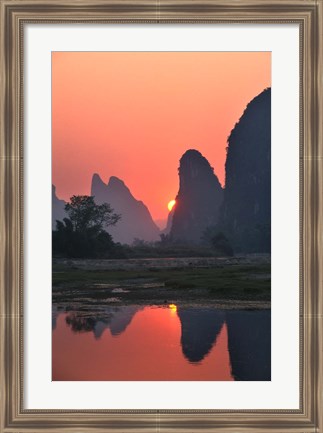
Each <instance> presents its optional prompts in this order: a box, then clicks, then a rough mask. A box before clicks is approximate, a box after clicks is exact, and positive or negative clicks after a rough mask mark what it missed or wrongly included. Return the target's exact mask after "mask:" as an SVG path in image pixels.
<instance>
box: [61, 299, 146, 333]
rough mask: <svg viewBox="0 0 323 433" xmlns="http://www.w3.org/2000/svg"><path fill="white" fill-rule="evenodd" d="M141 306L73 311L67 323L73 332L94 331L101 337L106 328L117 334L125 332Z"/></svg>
mask: <svg viewBox="0 0 323 433" xmlns="http://www.w3.org/2000/svg"><path fill="white" fill-rule="evenodd" d="M140 309H141V307H138V306H135V305H128V306H122V307H105V308H104V309H103V310H101V311H100V312H96V313H90V312H81V311H79V312H72V313H69V314H68V316H67V317H66V323H67V324H68V325H69V326H70V327H71V328H72V331H73V332H90V331H91V332H93V334H94V336H95V338H96V339H99V338H100V337H101V336H102V334H103V332H104V331H105V329H110V332H111V334H112V335H114V336H116V335H119V334H121V333H122V332H124V331H125V330H126V329H127V327H128V326H129V325H130V323H131V320H132V319H133V317H134V315H135V314H136V312H137V311H139V310H140Z"/></svg>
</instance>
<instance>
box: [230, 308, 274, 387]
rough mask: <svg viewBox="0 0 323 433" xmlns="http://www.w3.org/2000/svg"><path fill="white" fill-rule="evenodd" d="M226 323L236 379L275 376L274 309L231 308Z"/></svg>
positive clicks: (269, 378) (233, 373) (260, 378)
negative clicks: (272, 367) (272, 338)
mask: <svg viewBox="0 0 323 433" xmlns="http://www.w3.org/2000/svg"><path fill="white" fill-rule="evenodd" d="M226 323H227V327H228V340H229V352H230V359H231V369H232V375H233V377H234V379H235V380H271V316H270V311H269V310H261V311H234V310H232V311H228V312H226Z"/></svg>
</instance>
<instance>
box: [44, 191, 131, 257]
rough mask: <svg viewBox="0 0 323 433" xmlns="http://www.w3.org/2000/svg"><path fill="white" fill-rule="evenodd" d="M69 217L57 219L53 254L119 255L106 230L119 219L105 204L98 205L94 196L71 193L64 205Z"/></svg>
mask: <svg viewBox="0 0 323 433" xmlns="http://www.w3.org/2000/svg"><path fill="white" fill-rule="evenodd" d="M65 210H66V212H67V214H68V216H69V218H64V220H63V221H56V230H55V231H54V232H53V253H54V254H56V255H63V256H67V257H75V258H81V257H93V258H96V257H109V258H113V257H120V256H122V255H123V254H124V253H123V251H122V247H121V245H119V244H116V243H114V242H113V239H112V236H111V235H110V234H109V233H108V232H107V231H106V230H105V228H106V227H108V226H111V225H115V224H116V223H117V222H118V221H119V220H120V215H118V214H116V213H114V212H113V209H112V208H111V206H110V205H109V204H108V203H104V204H101V205H97V204H96V203H95V202H94V197H93V196H86V195H80V196H78V195H73V197H71V199H70V202H69V203H67V204H66V205H65Z"/></svg>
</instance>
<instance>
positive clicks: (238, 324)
mask: <svg viewBox="0 0 323 433" xmlns="http://www.w3.org/2000/svg"><path fill="white" fill-rule="evenodd" d="M73 307H74V308H75V304H65V305H64V308H63V306H62V305H60V307H59V308H57V306H55V305H54V306H53V330H55V329H56V322H57V317H58V315H59V311H62V310H65V311H66V312H67V316H66V317H65V322H66V324H67V326H68V327H69V328H70V329H71V331H72V332H73V333H80V332H82V333H84V332H91V333H93V336H94V337H95V339H96V340H100V339H101V337H102V335H103V333H104V331H105V330H106V329H109V330H110V334H111V335H112V336H118V335H121V334H122V333H124V332H125V331H126V330H127V328H128V327H129V326H130V325H131V322H132V320H133V318H134V316H135V315H136V313H137V312H139V311H140V310H144V309H145V308H148V309H150V310H151V309H152V308H153V309H156V307H151V306H144V305H143V306H138V305H123V306H111V305H110V306H107V305H98V304H97V305H96V306H95V307H94V305H93V304H91V303H89V304H87V303H82V302H81V303H78V307H79V308H78V309H77V310H74V311H73ZM162 308H163V307H162ZM168 308H170V309H171V311H172V313H173V314H175V316H177V318H178V320H179V324H180V338H179V339H178V345H180V347H181V352H182V354H183V356H184V358H185V359H186V360H187V361H188V362H189V363H190V364H195V365H200V364H201V362H202V361H203V360H204V359H205V358H206V357H207V356H208V355H209V354H210V353H211V351H212V349H213V348H215V347H216V344H217V339H218V337H219V335H220V332H221V330H222V329H223V326H224V325H226V328H227V335H228V343H227V344H228V345H227V349H226V350H228V352H229V356H230V364H231V374H232V377H233V378H234V380H238V381H241V380H249V381H256V380H259V381H264V380H270V379H271V318H270V310H254V311H247V310H219V309H216V308H213V307H206V306H204V307H202V306H194V307H186V306H180V305H175V304H171V305H169V306H168ZM157 310H158V308H157V309H156V311H157ZM173 317H174V316H173ZM145 326H147V327H148V328H149V326H150V322H147V323H146V325H145ZM164 326H169V324H168V323H165V324H164ZM136 338H139V339H140V338H141V336H140V335H138V336H137V337H136ZM154 341H155V342H156V344H158V335H155V336H154ZM133 344H136V340H134V342H133ZM165 350H166V348H165ZM167 350H169V348H167ZM143 356H144V355H143ZM214 368H216V366H214Z"/></svg>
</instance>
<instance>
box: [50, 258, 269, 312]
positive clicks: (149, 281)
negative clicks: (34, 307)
mask: <svg viewBox="0 0 323 433" xmlns="http://www.w3.org/2000/svg"><path fill="white" fill-rule="evenodd" d="M270 272H271V270H270V260H269V257H268V256H260V255H257V256H255V255H253V256H243V257H242V256H241V257H233V258H223V259H221V258H214V257H210V258H185V259H183V258H181V259H179V258H176V259H169V258H167V259H136V260H134V259H129V260H98V261H97V260H64V259H60V260H55V261H54V262H53V302H59V303H60V302H65V301H66V302H72V301H73V300H75V301H77V300H79V299H80V298H82V299H86V300H87V301H89V300H92V301H93V302H97V301H98V300H101V301H104V302H106V303H111V304H113V303H115V304H120V303H122V304H134V303H136V304H155V305H159V304H171V303H174V304H176V303H178V302H181V303H185V304H197V303H199V304H212V305H217V306H219V307H221V308H231V309H232V308H256V309H260V308H270V293H271V281H270Z"/></svg>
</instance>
